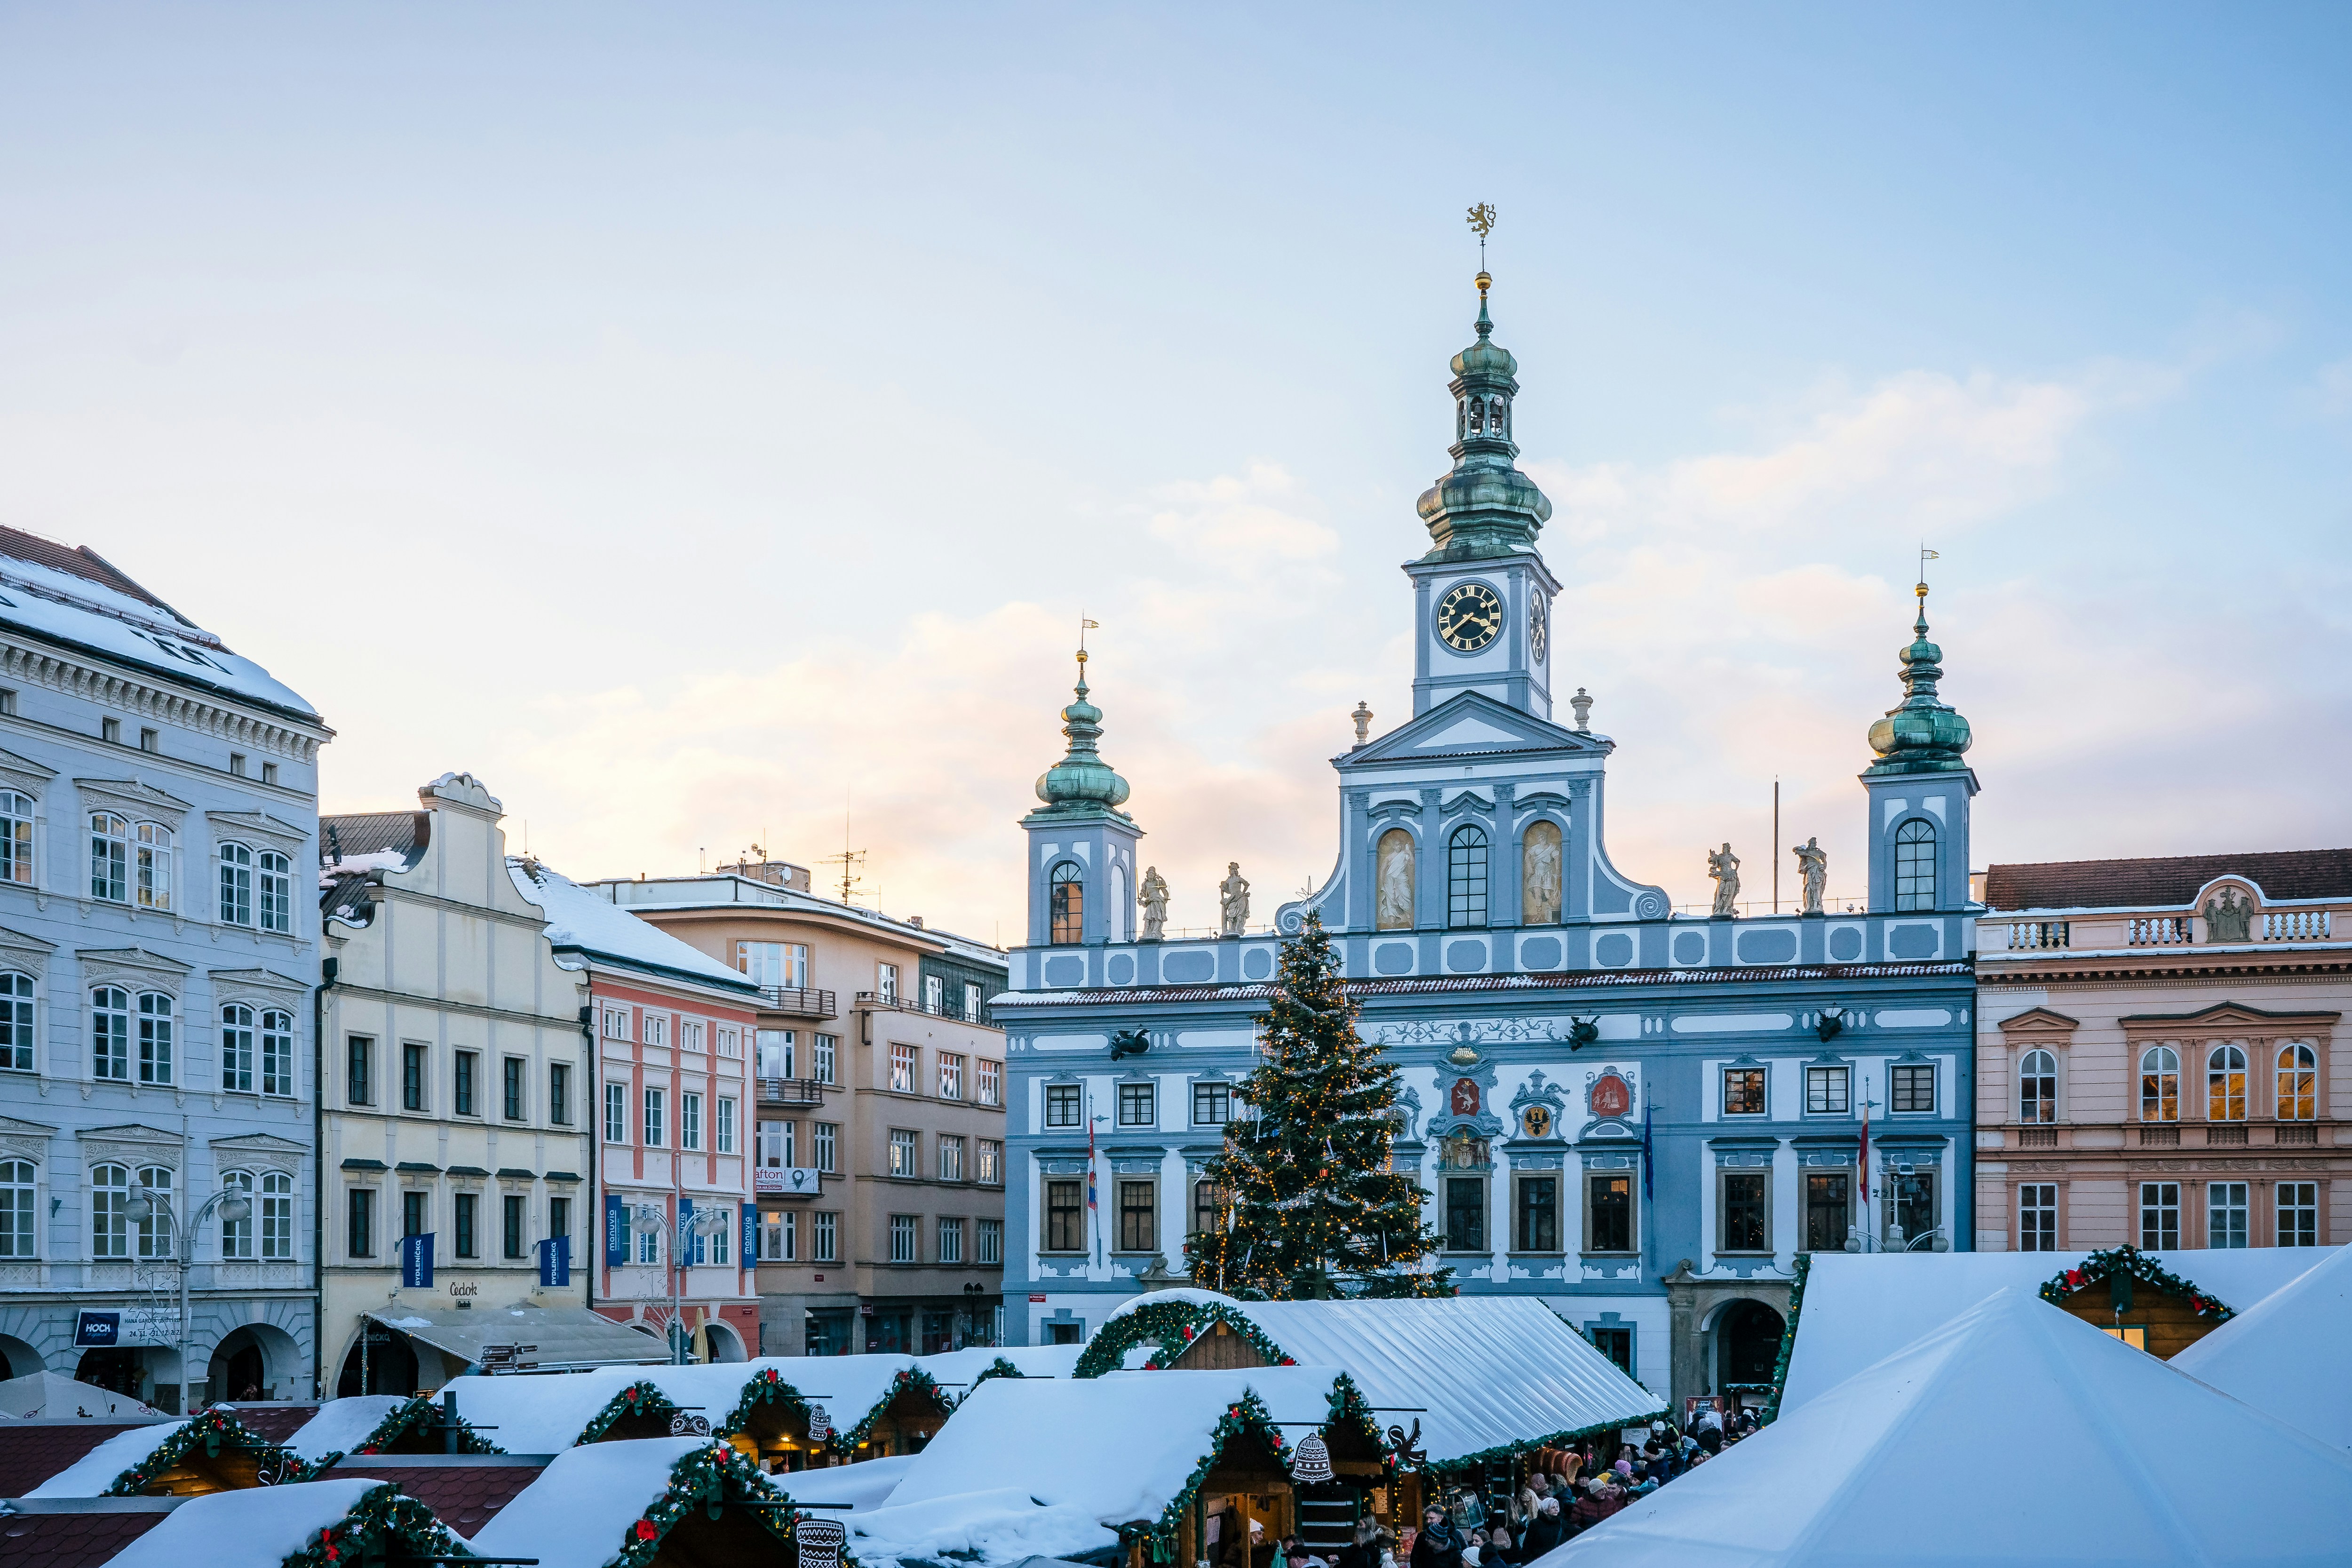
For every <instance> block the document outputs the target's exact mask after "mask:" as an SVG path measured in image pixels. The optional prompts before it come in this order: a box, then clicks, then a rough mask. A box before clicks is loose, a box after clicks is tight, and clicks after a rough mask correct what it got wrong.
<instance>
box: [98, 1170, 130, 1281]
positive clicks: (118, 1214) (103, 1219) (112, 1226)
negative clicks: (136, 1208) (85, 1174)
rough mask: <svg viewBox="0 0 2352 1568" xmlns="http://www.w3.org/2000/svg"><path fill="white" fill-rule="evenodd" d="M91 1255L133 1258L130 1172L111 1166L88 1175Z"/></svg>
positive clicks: (101, 1257)
mask: <svg viewBox="0 0 2352 1568" xmlns="http://www.w3.org/2000/svg"><path fill="white" fill-rule="evenodd" d="M89 1255H90V1256H91V1257H92V1258H100V1259H105V1258H128V1257H130V1256H131V1172H130V1170H129V1168H128V1167H126V1166H122V1165H117V1164H113V1163H106V1164H100V1165H96V1166H93V1167H91V1169H90V1173H89Z"/></svg>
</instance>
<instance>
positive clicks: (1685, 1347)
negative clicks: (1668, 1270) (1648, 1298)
mask: <svg viewBox="0 0 2352 1568" xmlns="http://www.w3.org/2000/svg"><path fill="white" fill-rule="evenodd" d="M1658 1282H1659V1283H1660V1284H1662V1285H1664V1287H1665V1288H1666V1314H1667V1318H1668V1321H1669V1322H1670V1323H1671V1324H1672V1327H1671V1329H1670V1330H1669V1332H1670V1333H1671V1334H1672V1336H1673V1340H1674V1342H1673V1344H1672V1345H1671V1346H1670V1347H1668V1349H1669V1354H1670V1356H1671V1358H1672V1359H1671V1360H1670V1362H1669V1363H1668V1365H1669V1367H1670V1369H1671V1371H1670V1374H1669V1385H1668V1386H1669V1393H1670V1394H1671V1396H1672V1398H1673V1400H1674V1410H1673V1412H1672V1417H1673V1419H1674V1420H1675V1423H1676V1424H1677V1425H1679V1424H1680V1422H1681V1420H1682V1411H1683V1400H1684V1399H1685V1397H1686V1396H1688V1395H1690V1394H1701V1393H1704V1392H1706V1391H1705V1389H1704V1388H1702V1387H1701V1386H1700V1385H1701V1384H1703V1383H1705V1381H1706V1377H1705V1373H1704V1369H1703V1368H1702V1367H1701V1366H1700V1365H1699V1353H1698V1280H1697V1279H1696V1277H1695V1276H1694V1275H1693V1274H1692V1273H1691V1260H1690V1259H1689V1258H1684V1259H1683V1260H1682V1261H1681V1262H1679V1263H1677V1264H1675V1271H1674V1272H1673V1273H1672V1274H1668V1275H1665V1276H1664V1277H1662V1278H1661V1279H1659V1281H1658Z"/></svg>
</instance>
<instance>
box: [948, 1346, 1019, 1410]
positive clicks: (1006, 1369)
mask: <svg viewBox="0 0 2352 1568" xmlns="http://www.w3.org/2000/svg"><path fill="white" fill-rule="evenodd" d="M1023 1375H1024V1373H1023V1372H1022V1370H1021V1369H1020V1368H1019V1367H1017V1366H1014V1365H1013V1363H1011V1362H1009V1361H1006V1360H1005V1359H1004V1358H1003V1356H998V1357H997V1358H996V1359H995V1360H994V1361H992V1362H990V1363H988V1365H987V1366H986V1367H984V1368H982V1371H981V1374H980V1375H979V1376H978V1377H975V1378H973V1379H972V1380H971V1388H978V1387H979V1386H980V1385H981V1384H983V1383H986V1382H987V1381H988V1380H989V1379H990V1378H992V1377H1021V1376H1023ZM971 1388H967V1389H965V1390H964V1391H963V1396H964V1398H966V1399H970V1398H971Z"/></svg>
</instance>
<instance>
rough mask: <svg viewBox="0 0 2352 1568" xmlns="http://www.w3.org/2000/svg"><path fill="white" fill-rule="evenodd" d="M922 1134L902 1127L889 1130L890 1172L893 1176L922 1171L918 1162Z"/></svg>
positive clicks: (910, 1174)
mask: <svg viewBox="0 0 2352 1568" xmlns="http://www.w3.org/2000/svg"><path fill="white" fill-rule="evenodd" d="M921 1139H922V1135H921V1134H920V1133H919V1132H916V1131H911V1130H910V1129H908V1128H904V1127H896V1128H893V1129H891V1131H890V1173H891V1174H892V1175H894V1176H917V1175H920V1174H921V1173H922V1167H921V1163H920V1152H921Z"/></svg>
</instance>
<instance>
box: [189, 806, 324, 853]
mask: <svg viewBox="0 0 2352 1568" xmlns="http://www.w3.org/2000/svg"><path fill="white" fill-rule="evenodd" d="M205 821H206V822H209V823H211V824H212V826H213V839H214V841H215V843H217V842H219V841H221V840H223V839H227V838H249V839H254V840H257V841H258V842H260V843H263V844H267V845H268V846H269V847H271V848H272V849H276V850H278V851H279V852H280V853H282V854H287V855H299V854H300V853H301V850H302V847H303V845H305V844H307V843H308V842H310V836H309V835H308V834H306V833H304V832H303V831H302V830H301V829H300V828H299V827H297V826H294V825H293V824H292V823H290V822H280V821H278V818H276V817H274V816H270V815H269V814H268V812H266V811H208V812H206V813H205Z"/></svg>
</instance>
